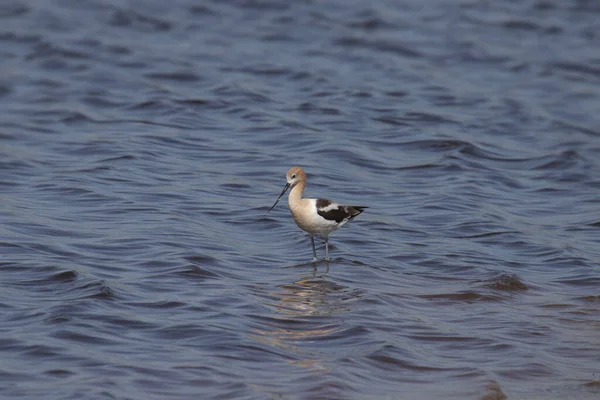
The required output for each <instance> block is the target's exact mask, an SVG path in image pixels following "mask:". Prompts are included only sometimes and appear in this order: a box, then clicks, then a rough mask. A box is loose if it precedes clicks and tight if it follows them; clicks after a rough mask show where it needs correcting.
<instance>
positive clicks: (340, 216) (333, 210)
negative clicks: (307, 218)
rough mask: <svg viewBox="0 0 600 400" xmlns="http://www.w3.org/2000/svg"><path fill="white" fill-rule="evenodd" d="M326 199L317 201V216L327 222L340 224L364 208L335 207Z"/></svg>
mask: <svg viewBox="0 0 600 400" xmlns="http://www.w3.org/2000/svg"><path fill="white" fill-rule="evenodd" d="M332 205H333V203H332V202H331V200H327V199H317V214H319V215H320V216H321V217H323V218H325V219H326V220H328V221H335V222H336V223H338V224H339V223H340V222H342V221H343V220H345V219H352V218H354V217H356V216H357V215H359V214H360V213H362V212H363V211H364V209H365V208H367V207H363V206H342V205H339V204H337V205H335V206H334V207H332Z"/></svg>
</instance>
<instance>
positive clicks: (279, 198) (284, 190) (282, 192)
mask: <svg viewBox="0 0 600 400" xmlns="http://www.w3.org/2000/svg"><path fill="white" fill-rule="evenodd" d="M289 188H290V184H289V183H286V184H285V187H284V188H283V190H282V191H281V194H280V195H279V197H278V198H277V201H276V202H275V204H273V205H272V206H271V208H269V211H271V210H272V209H274V208H275V206H276V205H277V203H279V200H281V198H282V197H283V195H284V194H285V192H287V190H288V189H289ZM269 211H267V212H266V213H265V214H268V213H269Z"/></svg>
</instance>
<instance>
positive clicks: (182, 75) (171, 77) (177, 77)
mask: <svg viewBox="0 0 600 400" xmlns="http://www.w3.org/2000/svg"><path fill="white" fill-rule="evenodd" d="M145 78H147V79H152V80H163V81H174V82H182V83H190V82H198V81H201V80H202V77H200V76H199V75H197V74H195V73H193V72H190V71H180V72H170V73H161V72H153V73H149V74H146V75H145Z"/></svg>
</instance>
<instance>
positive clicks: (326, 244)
mask: <svg viewBox="0 0 600 400" xmlns="http://www.w3.org/2000/svg"><path fill="white" fill-rule="evenodd" d="M325 261H329V238H328V237H326V238H325Z"/></svg>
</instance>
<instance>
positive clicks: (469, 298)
mask: <svg viewBox="0 0 600 400" xmlns="http://www.w3.org/2000/svg"><path fill="white" fill-rule="evenodd" d="M419 297H421V298H423V299H427V300H432V301H435V302H436V303H437V304H444V305H452V304H454V302H457V301H458V302H466V303H476V302H496V301H501V300H502V298H501V297H499V296H493V295H486V294H481V293H477V292H472V291H466V292H461V293H440V294H425V295H420V296H419Z"/></svg>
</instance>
